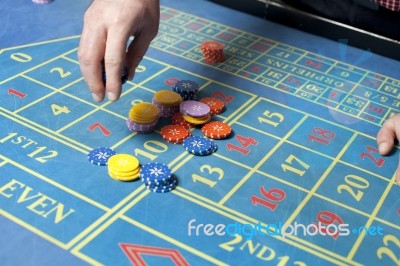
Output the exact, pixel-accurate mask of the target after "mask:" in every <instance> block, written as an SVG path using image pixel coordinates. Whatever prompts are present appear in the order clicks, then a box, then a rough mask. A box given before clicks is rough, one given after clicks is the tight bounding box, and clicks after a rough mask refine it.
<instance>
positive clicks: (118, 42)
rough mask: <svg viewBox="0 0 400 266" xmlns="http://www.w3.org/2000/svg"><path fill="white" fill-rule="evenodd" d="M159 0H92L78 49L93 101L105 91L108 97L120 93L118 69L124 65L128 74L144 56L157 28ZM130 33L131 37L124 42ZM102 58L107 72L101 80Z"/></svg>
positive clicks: (112, 97)
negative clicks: (105, 76)
mask: <svg viewBox="0 0 400 266" xmlns="http://www.w3.org/2000/svg"><path fill="white" fill-rule="evenodd" d="M159 18H160V3H159V0H94V1H93V2H92V4H91V5H90V7H89V8H88V9H87V11H86V13H85V16H84V26H83V31H82V36H81V40H80V43H79V49H78V58H79V63H80V68H81V72H82V75H83V78H84V80H85V82H86V83H87V85H88V87H89V90H90V91H91V93H92V97H93V99H94V100H95V101H96V102H100V101H102V100H103V99H104V97H105V94H106V93H107V96H108V99H109V100H110V101H112V102H113V101H117V100H118V99H119V97H120V94H121V87H122V84H121V73H122V68H123V66H124V65H125V66H126V67H127V69H128V78H129V79H130V80H132V79H133V76H134V74H135V69H136V67H137V66H138V65H139V63H140V61H141V60H142V59H143V56H144V55H145V53H146V51H147V49H148V47H149V45H150V42H151V41H152V40H153V39H154V37H155V36H156V35H157V32H158V25H159ZM130 36H134V39H133V41H132V42H131V43H130V44H129V47H128V49H127V43H128V40H129V38H130ZM102 62H104V66H105V71H106V73H107V80H106V84H104V83H103V80H102Z"/></svg>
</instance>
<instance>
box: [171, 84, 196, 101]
mask: <svg viewBox="0 0 400 266" xmlns="http://www.w3.org/2000/svg"><path fill="white" fill-rule="evenodd" d="M171 90H172V91H174V92H177V93H179V95H180V96H181V97H182V99H183V100H184V101H186V100H194V99H195V96H196V93H197V91H198V90H199V85H198V84H197V83H196V82H195V81H193V80H179V81H177V82H176V83H175V85H174V86H173V87H172V89H171Z"/></svg>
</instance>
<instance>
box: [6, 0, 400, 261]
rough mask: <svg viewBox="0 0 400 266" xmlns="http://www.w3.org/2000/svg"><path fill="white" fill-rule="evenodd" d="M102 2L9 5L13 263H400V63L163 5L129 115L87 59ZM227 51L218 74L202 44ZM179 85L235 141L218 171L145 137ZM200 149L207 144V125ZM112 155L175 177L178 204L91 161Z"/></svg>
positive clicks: (217, 12) (205, 11)
mask: <svg viewBox="0 0 400 266" xmlns="http://www.w3.org/2000/svg"><path fill="white" fill-rule="evenodd" d="M89 2H90V1H87V0H81V1H73V3H71V2H70V1H61V0H56V1H54V2H53V3H51V4H49V5H35V4H32V3H31V2H30V1H22V0H13V1H12V0H3V1H1V2H0V22H1V25H2V27H1V29H0V125H1V126H0V232H1V237H0V246H1V249H0V261H1V265H55V264H58V265H132V264H133V265H251V264H253V265H280V266H282V265H400V256H399V254H400V197H399V195H400V188H399V187H398V186H397V185H396V184H395V180H394V173H395V171H396V168H397V164H398V148H397V147H395V148H394V150H393V152H392V153H391V154H390V155H388V156H381V155H379V153H378V150H377V145H376V139H375V136H376V133H377V132H378V130H379V129H380V128H381V126H382V124H383V123H384V121H386V120H387V119H388V118H389V117H391V116H393V115H394V114H396V113H398V112H399V110H400V101H399V97H400V94H399V92H400V64H399V62H398V61H397V60H394V59H391V58H390V57H384V56H381V55H378V54H376V53H373V52H371V50H370V49H368V48H366V49H360V48H355V47H352V46H350V45H349V42H348V39H347V37H344V38H339V39H337V40H332V39H327V38H324V37H322V36H317V35H313V34H311V33H306V32H303V31H300V30H297V29H295V28H290V27H288V26H284V25H281V24H278V23H276V22H272V21H269V20H265V19H263V18H260V17H257V16H253V15H250V14H247V13H245V12H240V11H237V10H234V9H231V8H229V7H224V6H221V5H218V4H216V3H214V2H210V1H204V0H192V1H178V0H162V1H161V19H160V29H159V34H158V35H157V37H156V38H155V39H154V40H153V42H152V44H151V47H150V49H149V51H148V52H147V54H146V56H145V57H144V59H143V61H142V62H141V64H140V66H139V67H138V68H137V70H136V72H137V73H136V75H135V79H134V80H133V81H128V82H127V83H125V84H124V85H123V93H122V96H121V99H120V100H119V101H118V102H115V103H111V102H108V101H107V100H106V101H103V102H101V103H94V102H93V101H92V100H91V96H90V93H88V90H87V88H86V85H85V83H84V82H83V79H82V76H81V74H80V71H79V62H78V59H77V46H78V43H79V34H80V32H81V29H82V15H83V13H84V11H85V9H86V7H87V6H88V5H89ZM207 40H215V41H218V42H220V43H222V44H224V54H225V61H224V62H221V63H215V64H209V63H207V62H205V61H204V59H203V56H202V51H201V49H200V47H201V43H202V42H203V41H207ZM177 80H191V81H194V82H196V83H197V84H198V85H199V87H200V89H199V91H198V92H197V94H196V98H197V99H201V98H203V97H211V96H212V97H215V98H218V99H220V100H221V101H223V102H224V103H225V109H224V111H223V112H222V113H221V114H219V115H215V116H213V117H212V120H216V121H223V122H225V123H227V124H229V125H230V126H231V128H232V133H231V134H230V135H229V136H228V137H227V138H224V139H220V140H214V142H215V143H216V145H217V146H218V149H217V150H216V151H215V152H214V153H212V154H210V155H207V156H195V155H193V154H190V153H188V152H187V151H186V150H185V149H184V148H183V147H182V145H180V144H171V143H168V142H166V141H164V140H163V138H162V137H161V136H160V129H161V128H162V127H163V126H165V125H168V124H170V123H171V121H170V120H169V119H168V118H164V119H160V120H159V122H158V124H157V126H156V128H155V130H154V131H153V132H151V133H148V134H139V133H136V132H131V131H130V130H129V129H128V128H127V126H126V119H127V116H128V113H129V110H130V108H132V106H134V105H136V104H138V103H141V102H149V101H151V99H152V97H153V95H154V94H155V93H156V92H157V91H160V90H166V89H167V90H169V89H171V88H172V86H173V84H174V82H176V81H177ZM191 134H192V135H194V136H202V131H201V129H200V127H196V128H192V129H191ZM98 146H102V147H110V148H112V149H114V150H115V151H116V152H117V153H119V154H131V155H133V156H135V157H136V158H137V159H138V160H139V162H140V164H141V165H146V164H147V163H151V162H159V163H164V164H166V165H168V167H169V168H170V169H171V170H172V172H173V173H174V176H176V178H177V180H178V185H177V187H176V188H175V189H174V190H172V191H171V192H168V193H156V192H152V191H150V190H148V189H146V186H145V185H144V184H143V183H142V182H141V181H140V180H135V181H132V182H121V181H117V180H114V179H112V178H110V176H109V175H108V171H107V166H98V165H94V164H92V163H90V162H89V161H88V159H87V154H88V152H89V151H91V150H92V149H93V148H95V147H98Z"/></svg>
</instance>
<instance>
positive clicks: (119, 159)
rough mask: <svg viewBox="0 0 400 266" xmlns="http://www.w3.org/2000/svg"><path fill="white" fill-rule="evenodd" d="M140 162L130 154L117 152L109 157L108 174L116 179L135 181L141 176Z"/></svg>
mask: <svg viewBox="0 0 400 266" xmlns="http://www.w3.org/2000/svg"><path fill="white" fill-rule="evenodd" d="M139 173H140V164H139V161H138V159H137V158H136V157H134V156H133V155H130V154H116V155H113V156H111V157H110V159H108V174H109V175H110V176H111V177H112V178H113V179H115V180H119V181H133V180H136V179H138V178H139Z"/></svg>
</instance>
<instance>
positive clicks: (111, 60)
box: [104, 29, 128, 102]
mask: <svg viewBox="0 0 400 266" xmlns="http://www.w3.org/2000/svg"><path fill="white" fill-rule="evenodd" d="M127 41H128V35H127V34H124V33H121V32H118V31H114V30H112V29H111V30H109V31H108V36H107V44H106V51H105V56H104V66H105V70H106V76H107V78H106V91H107V96H108V99H109V100H110V101H112V102H113V101H116V100H118V99H119V96H120V94H121V87H122V85H121V73H122V66H123V64H124V61H125V55H126V43H127Z"/></svg>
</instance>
